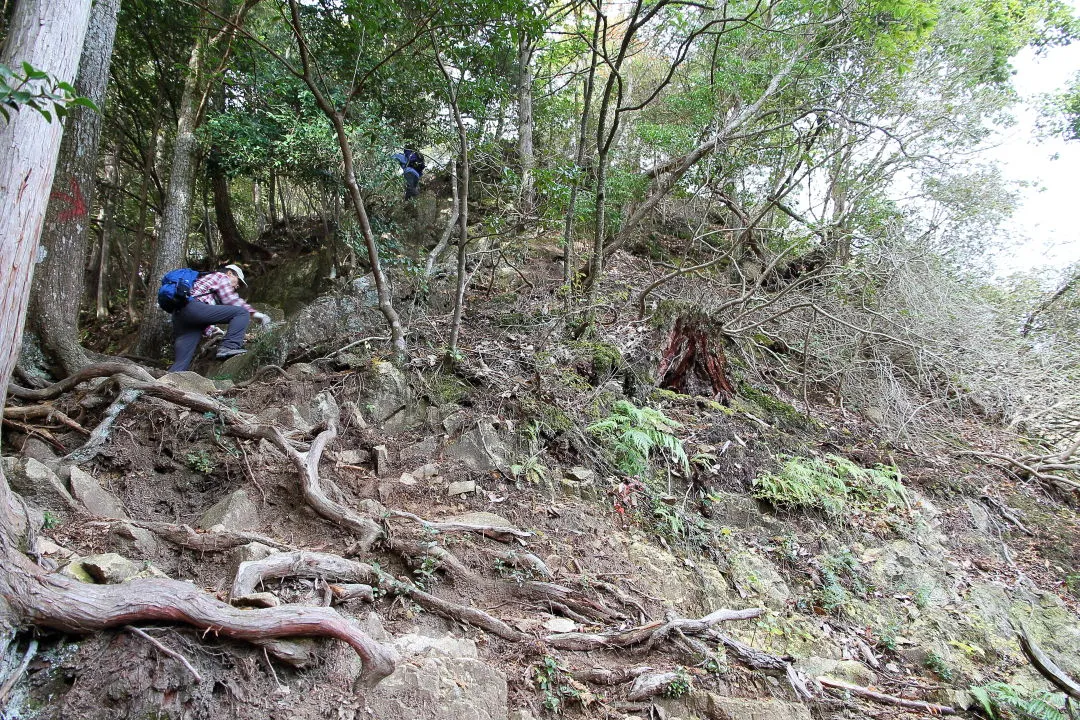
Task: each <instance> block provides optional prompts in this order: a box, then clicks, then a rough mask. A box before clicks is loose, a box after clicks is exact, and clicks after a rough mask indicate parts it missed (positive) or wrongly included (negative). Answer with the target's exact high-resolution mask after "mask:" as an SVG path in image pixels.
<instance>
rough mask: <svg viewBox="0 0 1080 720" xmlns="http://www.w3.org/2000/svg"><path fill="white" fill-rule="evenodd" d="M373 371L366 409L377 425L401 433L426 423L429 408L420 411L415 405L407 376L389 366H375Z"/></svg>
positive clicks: (381, 363)
mask: <svg viewBox="0 0 1080 720" xmlns="http://www.w3.org/2000/svg"><path fill="white" fill-rule="evenodd" d="M372 369H373V370H374V373H373V374H374V377H373V378H372V384H371V388H370V390H369V392H368V393H367V394H366V400H367V405H366V407H367V408H368V410H369V411H370V412H371V415H372V418H373V421H374V423H375V424H376V425H379V426H381V427H382V428H383V429H385V430H387V431H388V432H401V431H403V430H407V429H409V428H410V427H412V426H413V425H415V424H419V423H421V422H423V421H424V420H425V419H426V417H427V410H426V407H425V408H423V409H422V410H421V408H420V403H418V402H416V399H415V397H414V395H413V392H412V389H411V388H410V387H409V381H408V379H407V378H406V377H405V373H403V372H401V370H400V369H398V367H397V366H395V365H394V364H393V363H390V362H378V363H375V365H374V367H373V368H372Z"/></svg>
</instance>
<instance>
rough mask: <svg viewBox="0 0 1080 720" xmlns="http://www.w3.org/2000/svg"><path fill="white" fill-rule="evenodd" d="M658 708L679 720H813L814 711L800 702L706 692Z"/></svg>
mask: <svg viewBox="0 0 1080 720" xmlns="http://www.w3.org/2000/svg"><path fill="white" fill-rule="evenodd" d="M656 700H657V704H658V705H659V706H661V707H663V708H665V709H666V710H667V711H668V713H670V714H671V715H673V716H675V717H687V716H691V715H693V714H695V713H696V714H698V716H700V717H707V718H717V719H718V720H812V717H813V716H812V715H811V714H810V708H809V707H808V706H807V705H805V704H803V703H799V702H785V701H783V700H774V699H771V698H753V699H751V698H732V697H724V696H723V695H717V694H716V693H712V692H706V691H702V690H692V691H691V692H690V694H689V696H688V697H687V698H684V699H681V700H664V699H659V698H657V699H656Z"/></svg>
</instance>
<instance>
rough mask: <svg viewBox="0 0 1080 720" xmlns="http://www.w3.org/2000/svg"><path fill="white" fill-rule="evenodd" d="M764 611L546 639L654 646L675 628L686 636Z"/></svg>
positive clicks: (561, 643) (576, 646) (596, 645)
mask: <svg viewBox="0 0 1080 720" xmlns="http://www.w3.org/2000/svg"><path fill="white" fill-rule="evenodd" d="M762 612H764V611H763V610H762V609H761V608H747V609H746V610H716V611H715V612H711V613H709V614H708V615H706V616H705V617H703V618H700V619H698V620H687V619H682V618H677V619H674V620H669V621H668V622H659V621H657V622H652V623H649V624H647V625H642V626H640V627H635V628H630V629H629V630H618V631H615V632H608V633H578V632H571V633H558V634H556V635H549V636H547V637H546V638H544V641H545V642H547V643H548V644H549V645H551V646H552V647H555V648H559V649H560V650H601V649H606V648H628V647H632V646H635V645H646V646H647V647H652V645H653V644H655V643H656V642H658V641H659V640H662V639H664V638H666V637H667V636H668V635H670V634H671V633H673V632H676V631H678V632H680V633H682V634H685V635H693V634H701V633H704V632H706V631H708V630H709V629H711V628H712V626H713V625H716V624H717V623H721V622H726V621H728V620H750V619H751V618H756V617H758V616H759V615H761V614H762ZM770 657H772V656H770Z"/></svg>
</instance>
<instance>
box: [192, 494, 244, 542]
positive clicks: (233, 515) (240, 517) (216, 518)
mask: <svg viewBox="0 0 1080 720" xmlns="http://www.w3.org/2000/svg"><path fill="white" fill-rule="evenodd" d="M217 525H222V526H224V528H225V529H226V530H231V531H233V532H243V531H246V530H254V529H255V528H257V527H258V526H259V511H258V509H257V508H256V507H255V503H254V502H252V500H251V498H249V497H248V494H247V492H245V491H244V490H237V491H236V492H234V493H232V494H231V495H229V496H228V497H226V498H224V499H223V500H221V501H220V502H218V503H217V504H215V505H214V506H213V507H211V508H210V509H209V510H207V511H206V512H205V513H203V516H202V517H201V518H199V527H200V528H203V529H209V528H212V527H215V526H217Z"/></svg>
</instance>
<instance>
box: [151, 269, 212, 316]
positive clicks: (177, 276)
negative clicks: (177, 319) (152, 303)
mask: <svg viewBox="0 0 1080 720" xmlns="http://www.w3.org/2000/svg"><path fill="white" fill-rule="evenodd" d="M204 274H205V273H201V272H199V271H198V270H192V269H191V268H180V269H179V270H172V271H170V272H167V273H165V277H163V278H161V287H160V288H158V294H157V304H158V307H160V308H161V309H162V310H164V311H165V312H167V313H174V312H176V311H177V310H179V309H180V308H182V307H184V306H185V305H187V304H188V300H189V299H191V298H192V297H193V296H192V294H191V290H192V288H194V287H195V281H196V280H198V279H199V276H200V275H204Z"/></svg>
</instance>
